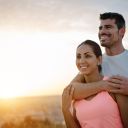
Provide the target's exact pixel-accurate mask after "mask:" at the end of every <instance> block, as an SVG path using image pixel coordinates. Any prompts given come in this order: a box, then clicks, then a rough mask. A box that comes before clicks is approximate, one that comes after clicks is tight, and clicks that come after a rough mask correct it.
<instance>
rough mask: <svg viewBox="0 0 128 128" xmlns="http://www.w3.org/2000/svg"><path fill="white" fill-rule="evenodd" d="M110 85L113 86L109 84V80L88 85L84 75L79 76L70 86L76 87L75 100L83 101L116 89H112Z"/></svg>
mask: <svg viewBox="0 0 128 128" xmlns="http://www.w3.org/2000/svg"><path fill="white" fill-rule="evenodd" d="M109 84H113V83H110V82H108V81H107V80H101V81H97V82H92V83H86V82H85V81H84V76H83V75H82V74H78V75H77V76H76V77H75V78H74V79H73V80H72V81H71V83H70V85H69V86H71V87H74V89H75V90H74V94H73V99H76V100H78V99H83V98H87V97H89V96H91V95H94V94H97V93H99V92H101V91H104V90H105V91H110V90H111V89H113V88H114V87H110V86H109Z"/></svg>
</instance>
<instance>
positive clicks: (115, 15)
mask: <svg viewBox="0 0 128 128" xmlns="http://www.w3.org/2000/svg"><path fill="white" fill-rule="evenodd" d="M106 19H115V24H116V25H117V27H118V29H120V28H122V27H124V28H125V20H124V17H123V16H122V15H121V14H119V13H115V12H105V13H103V14H100V20H106Z"/></svg>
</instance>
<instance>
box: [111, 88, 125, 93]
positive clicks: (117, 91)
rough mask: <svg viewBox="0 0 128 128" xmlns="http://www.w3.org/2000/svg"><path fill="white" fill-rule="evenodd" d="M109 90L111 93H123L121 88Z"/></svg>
mask: <svg viewBox="0 0 128 128" xmlns="http://www.w3.org/2000/svg"><path fill="white" fill-rule="evenodd" d="M109 92H111V93H120V94H122V93H123V91H122V89H113V90H110V91H109Z"/></svg>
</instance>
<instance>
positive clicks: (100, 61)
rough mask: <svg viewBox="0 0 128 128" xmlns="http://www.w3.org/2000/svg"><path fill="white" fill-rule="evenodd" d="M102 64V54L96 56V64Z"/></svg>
mask: <svg viewBox="0 0 128 128" xmlns="http://www.w3.org/2000/svg"><path fill="white" fill-rule="evenodd" d="M101 64H102V56H99V57H98V65H101Z"/></svg>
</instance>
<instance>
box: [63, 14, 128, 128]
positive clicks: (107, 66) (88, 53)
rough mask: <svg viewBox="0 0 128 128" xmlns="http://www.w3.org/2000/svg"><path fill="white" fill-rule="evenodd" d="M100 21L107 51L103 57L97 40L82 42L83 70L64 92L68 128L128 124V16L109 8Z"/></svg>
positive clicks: (80, 67)
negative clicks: (125, 39) (125, 44)
mask: <svg viewBox="0 0 128 128" xmlns="http://www.w3.org/2000/svg"><path fill="white" fill-rule="evenodd" d="M100 22H101V23H100V26H99V40H100V42H101V45H102V46H103V47H105V51H106V54H104V55H103V60H102V53H101V49H100V47H99V46H98V44H97V43H95V42H94V41H91V40H86V41H84V42H83V43H81V44H80V45H79V46H78V47H77V50H76V65H77V68H78V70H79V71H80V73H79V74H78V75H77V76H76V77H75V78H74V79H73V80H72V82H71V84H70V85H69V86H67V87H66V88H65V89H64V91H63V94H62V111H63V115H64V119H65V122H66V125H67V127H68V128H128V68H127V67H128V62H127V59H128V51H127V50H126V49H124V47H123V44H122V39H123V37H124V34H125V20H124V18H123V16H122V15H120V14H118V13H113V12H107V13H103V14H101V15H100ZM101 61H102V62H101ZM101 63H102V68H101ZM101 72H102V73H101ZM102 74H103V75H104V76H102ZM106 77H107V78H106ZM72 98H73V99H74V102H73V103H72ZM71 104H72V106H73V107H72V108H73V112H71V110H70V108H71Z"/></svg>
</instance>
